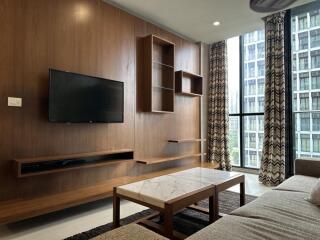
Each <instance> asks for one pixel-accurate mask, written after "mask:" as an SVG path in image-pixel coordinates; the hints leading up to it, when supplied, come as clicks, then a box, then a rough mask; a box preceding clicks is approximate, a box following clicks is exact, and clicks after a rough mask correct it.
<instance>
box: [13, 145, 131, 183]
mask: <svg viewBox="0 0 320 240" xmlns="http://www.w3.org/2000/svg"><path fill="white" fill-rule="evenodd" d="M132 159H133V150H132V149H119V150H110V151H99V152H90V153H77V154H68V155H59V156H44V157H34V158H19V159H14V166H15V168H14V169H15V173H16V176H17V177H29V176H35V175H42V174H49V173H55V172H64V171H70V170H74V169H81V168H92V167H99V166H106V165H110V164H115V163H119V162H124V161H132Z"/></svg>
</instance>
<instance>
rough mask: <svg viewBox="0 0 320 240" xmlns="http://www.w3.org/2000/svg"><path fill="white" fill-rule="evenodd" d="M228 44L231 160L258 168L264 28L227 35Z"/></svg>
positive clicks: (263, 65) (238, 164) (261, 122)
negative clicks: (231, 35) (239, 34)
mask: <svg viewBox="0 0 320 240" xmlns="http://www.w3.org/2000/svg"><path fill="white" fill-rule="evenodd" d="M227 47H228V81H229V83H228V84H229V115H230V117H229V141H230V144H229V145H230V156H231V162H232V164H233V165H234V166H239V167H246V168H259V167H260V160H261V155H262V146H263V137H264V136H263V130H264V123H263V121H264V117H263V112H264V77H265V62H264V61H265V59H264V57H265V43H264V30H258V31H254V32H250V33H247V34H244V35H243V36H240V37H234V38H230V39H228V40H227Z"/></svg>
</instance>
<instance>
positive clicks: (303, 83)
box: [299, 73, 309, 90]
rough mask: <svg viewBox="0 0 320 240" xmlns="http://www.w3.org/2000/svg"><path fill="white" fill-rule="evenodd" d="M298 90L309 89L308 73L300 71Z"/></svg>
mask: <svg viewBox="0 0 320 240" xmlns="http://www.w3.org/2000/svg"><path fill="white" fill-rule="evenodd" d="M299 79H300V90H309V73H300V74H299Z"/></svg>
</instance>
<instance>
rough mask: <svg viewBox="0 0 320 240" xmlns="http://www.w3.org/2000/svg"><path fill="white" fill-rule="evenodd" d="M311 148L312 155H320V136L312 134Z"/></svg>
mask: <svg viewBox="0 0 320 240" xmlns="http://www.w3.org/2000/svg"><path fill="white" fill-rule="evenodd" d="M312 148H313V149H312V150H313V152H314V153H320V134H312Z"/></svg>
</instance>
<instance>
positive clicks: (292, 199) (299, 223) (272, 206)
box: [231, 191, 320, 239]
mask: <svg viewBox="0 0 320 240" xmlns="http://www.w3.org/2000/svg"><path fill="white" fill-rule="evenodd" d="M308 196H309V194H307V193H302V192H291V191H270V192H267V193H265V194H264V195H262V196H261V197H260V198H258V199H256V200H255V201H253V202H251V203H250V204H247V205H245V206H244V207H242V208H238V209H237V210H235V211H233V212H232V213H231V214H232V215H235V216H241V217H247V218H255V219H261V220H264V221H267V222H273V223H274V224H276V225H280V226H282V227H283V228H285V229H287V230H288V231H292V232H294V233H295V234H299V233H301V234H302V233H303V234H307V235H308V234H309V235H310V236H314V239H317V238H316V237H318V239H320V227H319V226H320V207H318V206H316V205H314V204H311V203H310V202H308V201H306V200H305V198H306V197H308Z"/></svg>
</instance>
